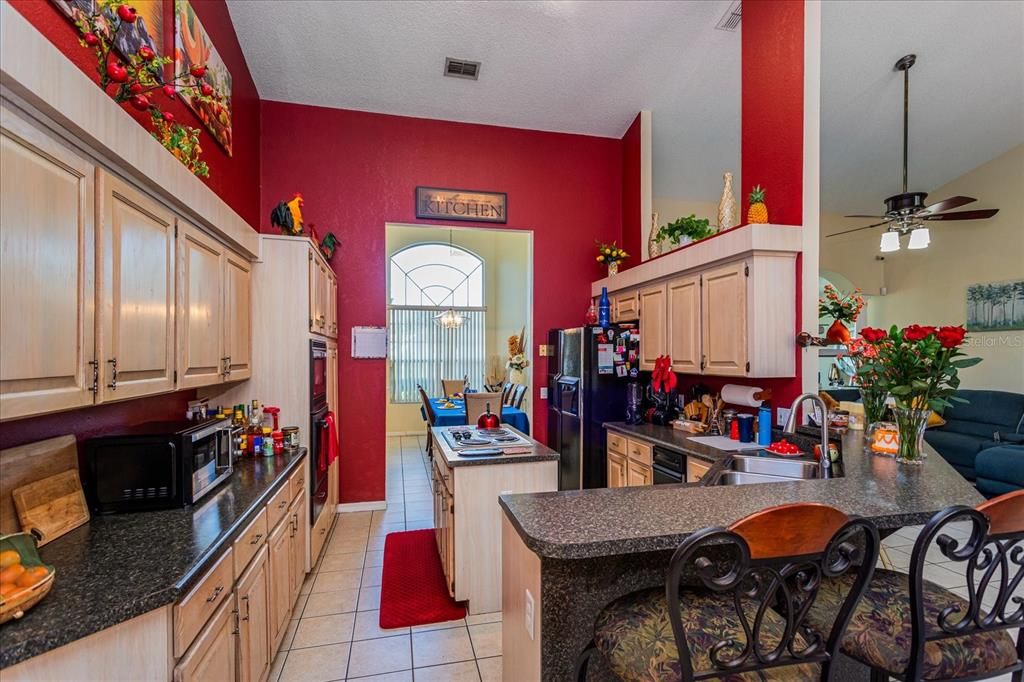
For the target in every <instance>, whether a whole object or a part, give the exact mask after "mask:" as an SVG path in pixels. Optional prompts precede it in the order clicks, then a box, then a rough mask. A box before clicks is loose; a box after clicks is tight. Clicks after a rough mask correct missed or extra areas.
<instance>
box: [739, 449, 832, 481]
mask: <svg viewBox="0 0 1024 682" xmlns="http://www.w3.org/2000/svg"><path fill="white" fill-rule="evenodd" d="M731 468H732V470H733V471H736V472H742V473H749V474H766V475H768V476H781V477H783V478H818V463H817V462H808V461H807V460H801V459H777V458H774V457H752V456H750V455H736V456H735V457H733V458H732V467H731Z"/></svg>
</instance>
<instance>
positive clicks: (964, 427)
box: [924, 389, 1024, 487]
mask: <svg viewBox="0 0 1024 682" xmlns="http://www.w3.org/2000/svg"><path fill="white" fill-rule="evenodd" d="M956 395H957V396H958V397H960V398H963V399H965V400H967V401H969V402H968V403H967V404H963V403H953V407H949V408H947V409H946V410H945V411H944V412H943V414H942V418H943V419H945V420H946V423H945V424H944V425H943V426H936V427H932V428H930V429H928V430H927V431H925V432H924V439H925V441H927V443H928V444H929V445H931V446H932V447H933V448H935V450H936V452H938V453H939V454H940V455H942V457H943V458H945V459H946V461H948V462H949V463H950V464H952V465H953V467H954V468H955V469H956V470H957V471H959V472H960V473H961V474H962V475H963V476H964V478H966V479H968V480H970V481H974V480H976V479H977V478H978V472H977V466H978V465H977V462H978V459H979V456H980V455H981V454H982V453H983V452H985V451H987V450H989V449H992V448H997V449H998V450H999V451H998V452H996V453H991V454H989V455H986V457H985V458H984V459H983V460H982V461H983V462H985V466H984V470H985V471H987V472H988V473H989V475H991V474H993V473H994V472H996V471H998V470H999V469H1000V468H1002V467H1003V465H1004V463H1005V466H1006V467H1007V470H1008V471H1009V470H1012V469H1013V468H1014V467H1015V466H1019V465H1020V463H1019V456H1020V451H1019V450H1015V449H1014V447H1013V446H1022V448H1024V394H1021V393H1010V392H1007V391H979V390H968V389H963V390H959V391H957V392H956ZM1006 446H1010V447H1009V449H1005V448H1006ZM985 478H986V480H1004V481H1005V480H1007V479H992V478H989V476H986V477H985ZM1021 486H1024V481H1020V482H1019V483H1018V486H1017V487H1021ZM979 487H980V486H979Z"/></svg>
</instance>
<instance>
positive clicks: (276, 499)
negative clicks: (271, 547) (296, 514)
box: [267, 482, 292, 532]
mask: <svg viewBox="0 0 1024 682" xmlns="http://www.w3.org/2000/svg"><path fill="white" fill-rule="evenodd" d="M291 503H292V489H291V486H290V485H289V484H288V483H287V482H286V483H285V484H284V485H282V486H281V489H280V490H278V491H277V492H276V493H274V496H273V497H271V498H270V502H267V530H269V531H271V532H272V531H273V530H274V528H276V527H277V524H278V522H279V521H280V520H281V519H283V518H284V517H285V516H287V515H288V505H289V504H291Z"/></svg>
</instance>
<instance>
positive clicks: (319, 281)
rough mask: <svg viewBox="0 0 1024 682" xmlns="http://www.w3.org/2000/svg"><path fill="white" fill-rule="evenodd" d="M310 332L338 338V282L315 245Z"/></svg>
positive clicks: (311, 266)
mask: <svg viewBox="0 0 1024 682" xmlns="http://www.w3.org/2000/svg"><path fill="white" fill-rule="evenodd" d="M309 331H311V332H312V333H314V334H321V335H323V336H327V337H330V338H337V336H338V280H337V277H335V275H334V271H333V270H331V266H330V265H329V264H328V263H327V262H326V261H325V260H324V259H323V256H322V255H321V254H320V253H318V252H317V250H316V247H315V246H313V245H310V249H309Z"/></svg>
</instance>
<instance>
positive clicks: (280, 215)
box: [270, 192, 303, 235]
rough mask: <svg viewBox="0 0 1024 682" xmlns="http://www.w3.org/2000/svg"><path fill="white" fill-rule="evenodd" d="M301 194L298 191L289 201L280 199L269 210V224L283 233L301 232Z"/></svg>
mask: <svg viewBox="0 0 1024 682" xmlns="http://www.w3.org/2000/svg"><path fill="white" fill-rule="evenodd" d="M302 204H303V201H302V195H301V194H299V193H298V192H296V193H295V196H294V197H293V198H292V200H291V201H289V202H287V203H286V202H284V201H282V202H281V203H279V204H278V205H277V206H275V207H274V210H273V211H271V212H270V224H271V225H273V226H274V227H276V228H278V229H279V230H281V232H283V233H284V234H292V235H299V234H302V229H303V222H302Z"/></svg>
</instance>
